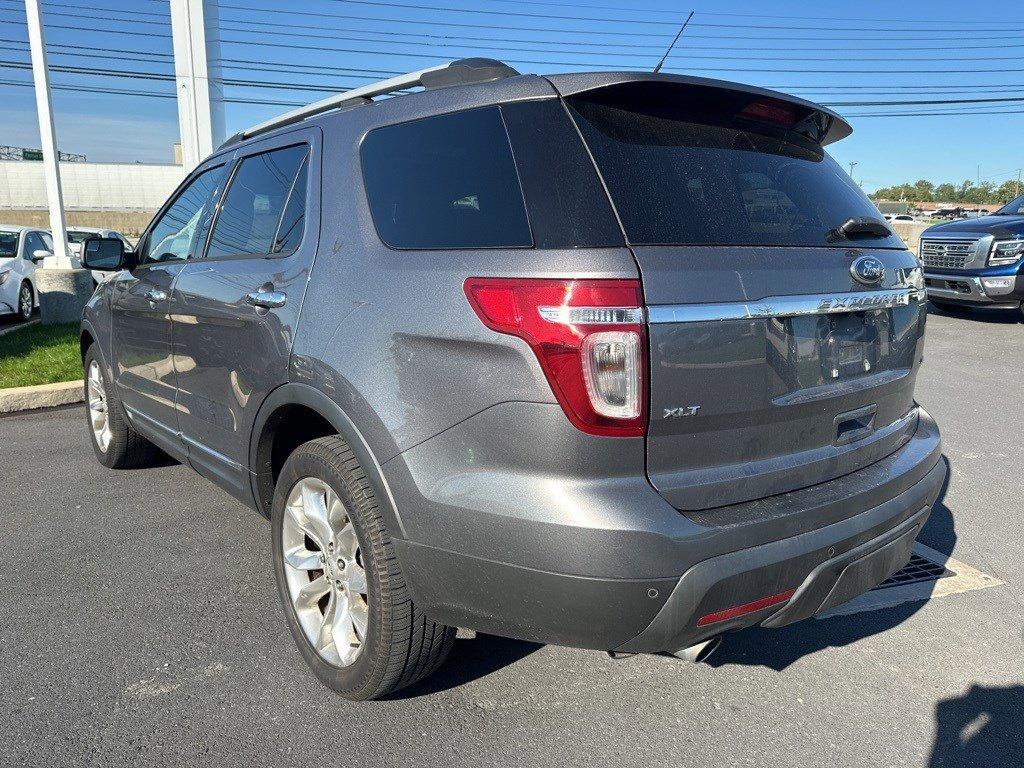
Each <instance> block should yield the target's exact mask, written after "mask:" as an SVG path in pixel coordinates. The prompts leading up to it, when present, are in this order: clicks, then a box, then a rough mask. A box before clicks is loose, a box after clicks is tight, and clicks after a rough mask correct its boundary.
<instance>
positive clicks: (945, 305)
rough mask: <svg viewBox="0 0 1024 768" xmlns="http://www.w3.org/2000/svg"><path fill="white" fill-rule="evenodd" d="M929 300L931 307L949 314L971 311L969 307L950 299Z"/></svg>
mask: <svg viewBox="0 0 1024 768" xmlns="http://www.w3.org/2000/svg"><path fill="white" fill-rule="evenodd" d="M929 301H930V302H931V303H932V306H933V307H935V308H936V309H939V310H942V311H943V312H946V313H948V314H950V315H964V314H967V313H968V312H970V311H971V308H970V307H965V306H964V305H963V304H957V303H955V302H952V301H937V300H936V299H929Z"/></svg>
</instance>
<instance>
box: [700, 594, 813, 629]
mask: <svg viewBox="0 0 1024 768" xmlns="http://www.w3.org/2000/svg"><path fill="white" fill-rule="evenodd" d="M794 594H796V590H795V589H789V590H786V591H785V592H779V594H777V595H772V596H770V597H762V598H761V599H760V600H754V601H753V602H750V603H744V604H743V605H734V606H733V607H732V608H726V609H725V610H724V611H715V612H714V613H709V614H708V615H707V616H701V617H700V618H699V619H698V620H697V626H698V627H705V626H707V625H708V624H717V623H718V622H720V621H726V620H728V619H735V618H736V617H737V616H743V615H744V614H747V613H754V612H756V611H760V610H761V609H763V608H768V607H769V606H772V605H778V604H779V603H784V602H786V601H787V600H789V598H791V597H792V596H793V595H794Z"/></svg>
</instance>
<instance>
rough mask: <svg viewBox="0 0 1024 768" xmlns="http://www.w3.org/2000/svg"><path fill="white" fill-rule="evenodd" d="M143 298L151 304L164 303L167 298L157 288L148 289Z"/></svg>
mask: <svg viewBox="0 0 1024 768" xmlns="http://www.w3.org/2000/svg"><path fill="white" fill-rule="evenodd" d="M145 296H146V298H147V299H149V300H150V301H152V302H157V301H164V300H165V299H166V298H167V294H166V293H164V292H163V291H161V290H158V289H157V288H150V289H149V290H148V291H146V294H145Z"/></svg>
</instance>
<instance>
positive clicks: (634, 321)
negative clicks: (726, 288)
mask: <svg viewBox="0 0 1024 768" xmlns="http://www.w3.org/2000/svg"><path fill="white" fill-rule="evenodd" d="M463 287H464V289H465V291H466V297H467V298H468V299H469V303H470V304H471V305H472V307H473V309H474V310H475V311H476V313H477V315H478V316H479V317H480V319H481V320H482V321H483V323H484V325H486V326H487V327H488V328H490V329H492V330H494V331H498V332H499V333H507V334H510V335H512V336H518V337H519V338H521V339H523V340H524V341H525V342H526V343H527V344H529V345H530V348H531V349H533V351H534V354H536V355H537V360H538V361H540V366H541V368H542V369H543V370H544V375H545V376H546V377H547V379H548V383H549V384H550V385H551V390H552V391H553V392H554V394H555V398H556V399H557V400H558V402H559V403H560V404H561V406H562V410H564V411H565V415H566V416H568V417H569V421H571V422H572V423H573V424H574V425H575V426H576V427H577V428H579V429H581V430H583V431H584V432H588V433H590V434H592V435H605V436H614V437H637V436H641V435H643V434H644V433H645V431H646V428H647V337H646V332H645V326H644V321H643V310H642V303H641V295H640V282H639V281H638V280H557V279H543V278H535V279H525V278H524V279H520V278H500V277H471V278H469V279H468V280H466V283H465V285H464V286H463Z"/></svg>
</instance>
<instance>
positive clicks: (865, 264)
mask: <svg viewBox="0 0 1024 768" xmlns="http://www.w3.org/2000/svg"><path fill="white" fill-rule="evenodd" d="M850 274H851V275H853V279H854V280H856V281H857V282H858V283H863V284H864V285H878V284H879V283H880V282H882V278H884V277H885V265H884V264H883V263H882V262H881V261H880V260H878V259H876V258H875V257H874V256H861V257H860V258H859V259H857V260H856V261H855V262H853V264H851V265H850Z"/></svg>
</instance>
